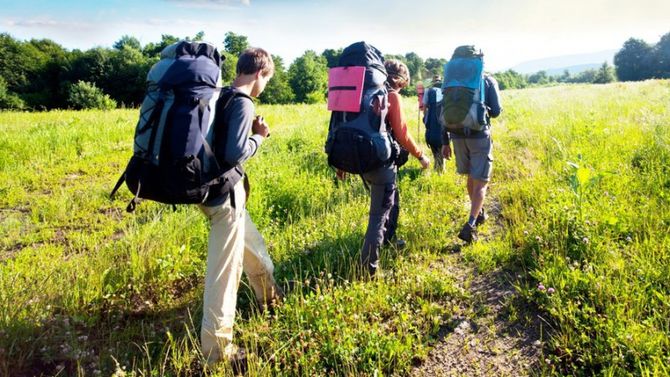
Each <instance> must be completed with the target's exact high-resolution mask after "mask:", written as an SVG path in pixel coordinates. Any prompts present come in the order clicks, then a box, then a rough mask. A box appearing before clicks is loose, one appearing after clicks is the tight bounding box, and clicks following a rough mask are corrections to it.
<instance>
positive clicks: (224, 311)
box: [200, 48, 283, 368]
mask: <svg viewBox="0 0 670 377" xmlns="http://www.w3.org/2000/svg"><path fill="white" fill-rule="evenodd" d="M273 73H274V64H273V61H272V57H271V56H270V54H268V53H267V52H266V51H265V50H263V49H260V48H250V49H247V50H245V51H244V52H243V53H242V54H241V55H240V56H239V59H238V61H237V76H236V78H235V80H234V81H233V83H232V86H230V87H226V88H223V89H222V91H221V95H220V97H219V99H218V101H217V104H216V111H217V112H216V118H215V121H214V130H213V132H214V135H213V150H214V153H215V155H216V159H217V160H218V161H219V164H221V165H223V166H227V167H229V168H235V169H237V170H239V171H240V172H241V174H240V175H239V176H238V177H237V178H236V179H237V182H236V183H235V184H234V185H233V186H232V188H228V187H225V188H224V187H223V186H222V187H221V190H219V191H217V190H216V187H215V188H213V190H212V193H211V194H210V196H209V198H208V199H207V201H206V202H204V203H203V204H202V205H200V209H201V210H202V211H203V212H204V213H205V215H206V216H207V217H208V218H209V219H210V221H211V230H210V234H209V246H208V251H207V272H206V276H205V292H204V301H203V318H202V328H201V334H200V335H201V342H202V352H203V355H205V357H207V361H208V363H209V364H213V363H216V362H218V361H222V360H228V361H231V362H232V363H233V367H234V368H236V367H237V368H243V367H244V366H245V365H246V355H245V353H244V350H243V349H242V348H238V347H237V346H235V345H234V344H233V323H234V320H235V309H236V302H237V289H238V286H239V283H240V277H241V274H242V271H243V270H244V272H245V273H246V274H247V276H248V278H249V282H250V285H251V286H252V288H253V290H254V292H255V294H256V299H257V300H258V301H259V303H260V304H261V305H271V304H273V302H274V303H276V302H277V301H278V300H280V299H281V298H282V296H283V293H282V292H281V290H280V289H279V287H277V285H276V284H275V280H274V277H273V271H274V266H273V264H272V260H271V259H270V257H269V255H268V253H267V247H266V245H265V241H264V240H263V236H262V235H261V234H260V233H259V232H258V229H257V228H256V226H255V225H254V223H253V221H252V220H251V217H250V216H249V213H248V212H247V210H246V209H245V204H246V200H247V195H248V194H249V185H248V180H247V179H246V176H244V172H243V171H242V169H241V164H242V163H243V162H245V161H246V160H248V159H249V158H251V157H252V156H254V155H255V154H256V152H257V151H258V148H259V147H260V146H261V144H262V142H263V140H264V139H265V138H267V137H268V136H269V135H270V132H269V128H268V125H267V124H266V123H265V121H264V120H263V118H262V117H260V116H256V115H255V110H254V103H253V100H252V97H257V96H258V95H260V94H261V93H262V92H263V90H264V89H265V86H266V84H267V83H268V81H269V80H270V78H272V75H273ZM249 133H251V134H252V135H251V136H249Z"/></svg>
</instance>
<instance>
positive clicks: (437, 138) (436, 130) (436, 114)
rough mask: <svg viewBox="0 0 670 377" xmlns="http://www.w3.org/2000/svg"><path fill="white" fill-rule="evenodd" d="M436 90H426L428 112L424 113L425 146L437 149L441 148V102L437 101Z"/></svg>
mask: <svg viewBox="0 0 670 377" xmlns="http://www.w3.org/2000/svg"><path fill="white" fill-rule="evenodd" d="M437 90H439V89H438V88H430V89H428V111H427V112H426V118H425V124H426V135H425V136H426V144H428V145H430V146H431V147H434V148H437V147H440V146H442V124H441V122H440V116H441V115H442V101H438V100H437V93H436V91H437Z"/></svg>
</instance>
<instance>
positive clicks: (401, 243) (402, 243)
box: [384, 238, 407, 250]
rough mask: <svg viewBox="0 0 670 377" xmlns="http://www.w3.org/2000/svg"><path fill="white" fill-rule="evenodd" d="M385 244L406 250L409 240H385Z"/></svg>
mask: <svg viewBox="0 0 670 377" xmlns="http://www.w3.org/2000/svg"><path fill="white" fill-rule="evenodd" d="M384 246H390V247H395V248H396V249H398V250H404V249H405V248H406V247H407V242H405V240H403V239H401V238H396V239H394V240H386V241H384Z"/></svg>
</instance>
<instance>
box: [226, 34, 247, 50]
mask: <svg viewBox="0 0 670 377" xmlns="http://www.w3.org/2000/svg"><path fill="white" fill-rule="evenodd" d="M223 44H224V46H225V49H226V51H227V52H229V53H231V54H233V55H235V56H240V54H241V53H242V51H244V50H246V49H247V48H249V42H248V41H247V37H246V36H244V35H241V34H235V33H233V32H232V31H229V32H227V33H226V38H225V39H224V40H223Z"/></svg>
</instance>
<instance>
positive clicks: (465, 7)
mask: <svg viewBox="0 0 670 377" xmlns="http://www.w3.org/2000/svg"><path fill="white" fill-rule="evenodd" d="M0 9H2V12H1V13H0V32H8V33H10V34H11V35H13V36H14V37H16V38H20V39H30V38H50V39H53V40H54V41H56V42H58V43H60V44H61V45H63V46H65V47H67V48H79V49H88V48H91V47H94V46H111V45H112V44H113V43H114V42H115V41H116V40H118V39H119V38H120V37H121V36H123V35H126V34H127V35H132V36H135V37H137V38H138V39H139V40H140V41H141V42H142V43H143V44H144V43H148V42H155V41H158V40H159V39H160V35H161V34H172V35H175V36H187V35H195V34H196V33H197V32H198V31H201V30H202V31H204V32H205V39H206V40H208V41H211V42H213V43H215V44H217V45H219V46H221V45H222V41H223V38H224V35H225V33H226V32H227V31H233V32H235V33H238V34H243V35H246V36H248V37H249V41H250V43H251V44H252V45H254V46H259V47H263V48H265V49H267V50H268V51H270V52H271V53H273V54H278V55H280V56H282V57H283V58H284V60H285V61H286V62H287V63H289V62H290V61H292V60H293V59H294V58H295V57H297V56H299V55H301V54H302V53H303V52H304V51H305V50H307V49H311V50H315V51H317V52H321V51H323V50H324V49H325V48H339V47H344V46H346V45H348V44H350V43H352V42H355V41H359V40H365V41H367V42H369V43H372V44H374V45H375V46H377V47H378V48H379V49H380V50H382V52H384V53H392V54H396V53H406V52H410V51H414V52H416V53H418V54H419V55H420V56H421V57H423V58H424V59H425V58H428V57H444V58H448V57H449V56H450V55H451V52H452V51H453V49H454V48H455V47H456V46H458V45H461V44H477V45H478V46H480V47H481V48H482V49H483V50H484V52H485V54H486V64H487V68H488V69H489V70H492V71H496V70H501V69H506V68H509V67H512V66H514V65H516V64H518V63H520V62H523V61H527V60H532V59H539V58H544V57H550V56H559V55H569V54H581V53H590V52H596V51H602V50H609V49H619V48H620V47H621V45H622V44H623V42H624V41H625V40H626V39H628V38H629V37H636V38H642V39H645V40H647V41H648V42H651V43H655V42H657V41H658V39H659V38H660V36H661V35H663V34H665V33H668V32H670V0H637V1H630V0H626V1H624V0H563V1H560V0H554V1H546V0H497V1H496V0H471V1H469V2H465V1H462V0H458V1H454V0H423V1H422V0H414V1H401V0H385V1H384V0H369V1H365V0H341V1H337V0H293V1H289V0H285V1H282V0H274V1H273V0H135V1H128V0H87V1H84V0H82V1H74V0H50V1H48V0H0Z"/></svg>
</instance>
